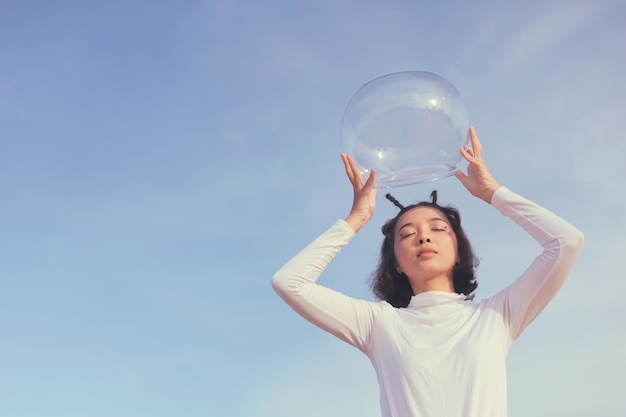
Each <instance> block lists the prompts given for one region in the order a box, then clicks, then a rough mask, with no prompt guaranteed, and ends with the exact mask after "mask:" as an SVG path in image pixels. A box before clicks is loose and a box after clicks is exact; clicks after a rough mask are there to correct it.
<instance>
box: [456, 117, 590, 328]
mask: <svg viewBox="0 0 626 417" xmlns="http://www.w3.org/2000/svg"><path fill="white" fill-rule="evenodd" d="M470 139H471V143H472V146H471V148H470V147H464V148H462V149H461V154H462V155H463V157H464V158H465V160H466V161H467V162H468V163H469V166H468V168H467V175H466V174H464V173H463V172H461V171H459V172H457V174H456V176H457V178H458V179H459V180H460V181H461V182H462V183H463V185H464V186H465V187H466V188H467V189H468V190H469V191H470V193H472V194H473V195H474V196H476V197H478V198H480V199H482V200H484V201H485V202H487V203H490V204H491V205H493V206H494V207H495V208H496V209H498V210H499V211H500V212H501V213H502V214H503V215H505V216H507V217H509V218H511V219H512V220H513V221H514V222H516V223H517V224H518V225H519V226H521V227H522V228H523V229H524V230H525V231H526V232H527V233H529V234H530V235H531V236H532V237H533V238H534V239H535V240H536V241H537V242H538V243H539V244H540V245H541V247H542V248H543V252H542V253H541V255H540V256H538V257H537V258H536V259H535V260H534V262H533V263H532V264H531V265H530V266H529V267H528V269H527V270H526V271H525V272H524V274H522V276H520V277H519V278H518V279H517V280H515V282H514V283H513V284H511V285H510V286H509V287H507V288H505V289H504V290H503V291H501V292H500V293H499V294H497V295H496V296H494V297H492V298H491V301H492V302H496V303H499V304H500V305H501V308H502V310H503V312H504V319H505V321H506V323H507V324H508V326H509V328H510V330H511V337H512V338H513V340H515V339H517V338H518V337H519V335H520V334H521V333H522V332H523V331H524V329H525V328H526V327H527V326H528V325H529V324H530V323H531V322H532V321H533V320H534V319H535V318H536V317H537V315H538V314H539V313H540V312H541V311H542V310H543V309H544V308H545V307H546V305H547V304H548V303H549V302H550V300H552V298H553V297H554V296H555V295H556V293H557V292H558V290H559V289H560V288H561V286H562V285H563V283H564V282H565V279H566V278H567V276H568V274H569V272H570V271H571V269H572V267H573V266H574V263H575V262H576V259H577V258H578V255H579V254H580V251H581V249H582V246H583V235H582V233H581V232H580V231H579V230H578V229H576V228H575V227H573V226H572V225H571V224H569V223H567V222H566V221H565V220H563V219H561V218H560V217H558V216H556V215H555V214H553V213H551V212H550V211H548V210H546V209H544V208H543V207H540V206H539V205H537V204H535V203H533V202H531V201H529V200H527V199H525V198H523V197H521V196H519V195H517V194H515V193H513V192H512V191H510V190H508V189H507V188H505V187H501V186H500V184H498V182H497V181H496V180H495V178H494V177H493V176H492V175H491V173H490V172H489V170H488V169H487V166H486V164H485V162H484V161H483V158H482V146H481V144H480V142H479V140H478V137H477V136H476V132H475V131H474V129H473V128H470Z"/></svg>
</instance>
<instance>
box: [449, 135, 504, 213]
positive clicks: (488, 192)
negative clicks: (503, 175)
mask: <svg viewBox="0 0 626 417" xmlns="http://www.w3.org/2000/svg"><path fill="white" fill-rule="evenodd" d="M469 135H470V141H471V143H472V146H471V147H469V146H464V147H462V148H461V155H462V156H463V158H465V160H466V161H467V162H468V163H469V166H468V167H467V175H466V174H465V173H464V172H463V171H457V172H456V174H455V176H456V177H457V178H458V179H459V181H461V183H462V184H463V185H464V186H465V188H467V190H468V191H469V192H470V193H472V195H474V196H475V197H478V198H480V199H481V200H483V201H485V202H487V203H488V204H491V198H492V197H493V193H495V192H496V190H497V189H498V188H500V184H498V182H497V181H496V179H495V178H494V177H493V175H491V172H489V169H487V165H486V164H485V161H483V150H482V146H481V144H480V141H479V140H478V136H476V131H475V130H474V127H473V126H472V127H470V129H469Z"/></svg>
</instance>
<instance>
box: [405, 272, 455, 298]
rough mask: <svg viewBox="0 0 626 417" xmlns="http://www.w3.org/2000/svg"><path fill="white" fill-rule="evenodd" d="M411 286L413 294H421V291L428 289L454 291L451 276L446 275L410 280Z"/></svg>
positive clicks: (427, 290)
mask: <svg viewBox="0 0 626 417" xmlns="http://www.w3.org/2000/svg"><path fill="white" fill-rule="evenodd" d="M409 282H410V283H411V288H412V289H413V294H414V295H417V294H421V293H423V292H429V291H444V292H454V284H453V283H452V277H448V276H445V275H443V276H439V277H433V278H431V279H428V280H425V281H424V280H419V281H417V280H411V279H409Z"/></svg>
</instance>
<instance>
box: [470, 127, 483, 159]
mask: <svg viewBox="0 0 626 417" xmlns="http://www.w3.org/2000/svg"><path fill="white" fill-rule="evenodd" d="M469 133H470V141H471V143H472V149H473V151H474V152H473V155H474V158H477V159H482V157H483V148H482V145H481V144H480V141H479V140H478V135H477V134H476V130H475V129H474V126H470V130H469Z"/></svg>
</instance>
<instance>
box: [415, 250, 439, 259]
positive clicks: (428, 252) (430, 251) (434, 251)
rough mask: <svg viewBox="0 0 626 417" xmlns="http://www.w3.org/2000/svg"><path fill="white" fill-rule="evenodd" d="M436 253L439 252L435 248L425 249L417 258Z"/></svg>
mask: <svg viewBox="0 0 626 417" xmlns="http://www.w3.org/2000/svg"><path fill="white" fill-rule="evenodd" d="M435 253H437V251H436V250H434V249H433V248H424V249H422V250H421V251H419V252H418V253H417V257H418V258H419V257H420V256H422V255H433V254H435Z"/></svg>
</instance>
